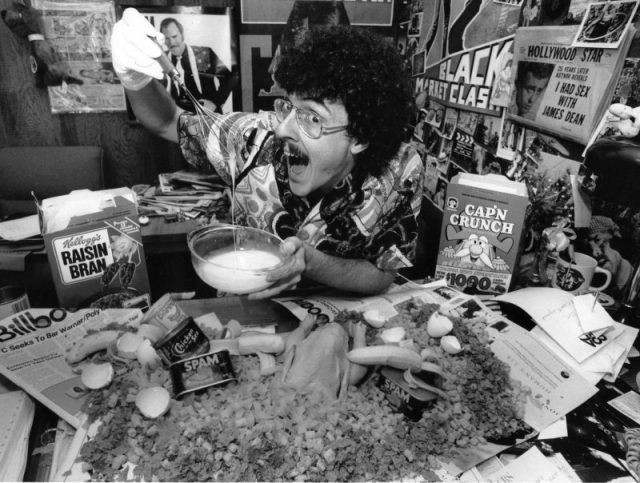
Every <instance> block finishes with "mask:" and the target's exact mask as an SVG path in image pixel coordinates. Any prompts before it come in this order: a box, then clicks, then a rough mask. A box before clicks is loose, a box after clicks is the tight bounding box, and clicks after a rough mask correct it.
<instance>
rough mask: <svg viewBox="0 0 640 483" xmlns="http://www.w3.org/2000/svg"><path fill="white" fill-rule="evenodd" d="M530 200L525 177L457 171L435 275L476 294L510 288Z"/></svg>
mask: <svg viewBox="0 0 640 483" xmlns="http://www.w3.org/2000/svg"><path fill="white" fill-rule="evenodd" d="M528 203H529V197H528V194H527V187H526V185H525V184H524V183H519V182H515V181H511V180H509V179H507V178H505V177H504V176H500V175H494V174H489V175H476V174H469V173H460V174H458V175H456V176H455V177H454V178H453V179H452V180H451V181H450V182H449V186H448V187H447V194H446V196H445V204H444V214H443V218H442V229H441V233H440V244H439V249H438V258H437V261H436V273H435V276H436V278H445V279H446V280H447V284H448V285H449V286H451V287H455V288H457V289H459V290H465V289H466V288H471V289H473V290H474V291H475V293H478V294H499V293H504V292H506V291H508V290H509V289H510V287H511V285H512V281H513V275H514V273H515V271H516V269H517V265H518V258H519V254H520V248H521V243H522V239H523V236H524V233H523V232H524V222H525V213H526V209H527V205H528Z"/></svg>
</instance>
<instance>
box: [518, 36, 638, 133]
mask: <svg viewBox="0 0 640 483" xmlns="http://www.w3.org/2000/svg"><path fill="white" fill-rule="evenodd" d="M576 29H577V27H570V28H566V27H536V28H530V29H518V31H517V32H516V36H515V40H514V49H513V52H514V73H513V90H512V96H511V97H512V98H511V103H510V105H509V109H508V113H509V118H510V119H512V120H514V121H516V122H519V123H521V124H524V125H525V126H526V127H528V128H532V129H538V130H540V131H545V132H550V133H552V134H554V135H558V136H561V137H563V138H567V139H569V140H571V141H575V142H579V143H582V144H586V142H587V141H588V140H589V136H590V135H591V132H592V131H593V129H594V128H595V127H596V125H597V123H598V122H599V121H600V118H601V116H602V114H603V112H604V110H606V109H607V108H608V106H609V103H610V99H611V97H612V95H613V90H614V86H615V83H616V82H617V78H618V75H619V73H620V70H621V69H622V65H623V62H624V52H625V49H626V48H628V42H629V41H630V40H631V36H630V35H625V37H624V43H623V45H621V46H620V48H618V49H592V48H587V47H573V46H572V45H571V42H572V39H573V37H574V36H575V31H576Z"/></svg>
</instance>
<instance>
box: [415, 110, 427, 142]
mask: <svg viewBox="0 0 640 483" xmlns="http://www.w3.org/2000/svg"><path fill="white" fill-rule="evenodd" d="M426 118H427V110H426V109H420V110H419V111H418V115H417V116H416V122H415V124H414V127H413V139H415V140H416V141H420V142H422V143H424V132H425V127H426V126H425V124H426Z"/></svg>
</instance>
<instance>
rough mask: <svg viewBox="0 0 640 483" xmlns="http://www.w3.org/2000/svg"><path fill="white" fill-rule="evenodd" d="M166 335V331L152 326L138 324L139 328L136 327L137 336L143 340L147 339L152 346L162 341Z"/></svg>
mask: <svg viewBox="0 0 640 483" xmlns="http://www.w3.org/2000/svg"><path fill="white" fill-rule="evenodd" d="M166 333H167V331H166V330H163V329H161V328H160V327H158V326H157V325H153V324H140V327H138V334H140V335H141V336H142V337H143V338H145V339H149V340H150V341H151V343H152V344H155V343H156V342H158V341H159V340H160V339H162V337H164V335H165V334H166Z"/></svg>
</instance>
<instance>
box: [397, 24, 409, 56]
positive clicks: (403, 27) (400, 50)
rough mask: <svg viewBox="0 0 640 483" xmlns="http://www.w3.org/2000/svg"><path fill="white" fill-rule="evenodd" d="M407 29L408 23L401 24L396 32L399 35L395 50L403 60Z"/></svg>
mask: <svg viewBox="0 0 640 483" xmlns="http://www.w3.org/2000/svg"><path fill="white" fill-rule="evenodd" d="M408 29H409V22H402V23H401V24H400V25H399V27H398V31H399V32H400V34H399V35H398V38H397V39H396V48H397V49H398V53H399V54H400V55H401V56H402V57H403V58H404V57H405V56H406V54H407V30H408Z"/></svg>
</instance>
